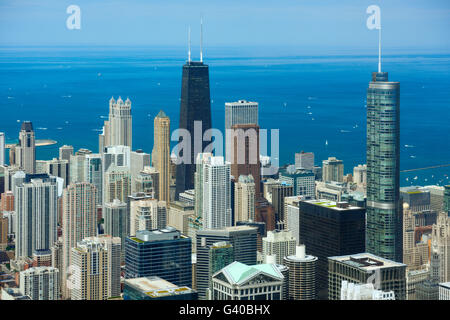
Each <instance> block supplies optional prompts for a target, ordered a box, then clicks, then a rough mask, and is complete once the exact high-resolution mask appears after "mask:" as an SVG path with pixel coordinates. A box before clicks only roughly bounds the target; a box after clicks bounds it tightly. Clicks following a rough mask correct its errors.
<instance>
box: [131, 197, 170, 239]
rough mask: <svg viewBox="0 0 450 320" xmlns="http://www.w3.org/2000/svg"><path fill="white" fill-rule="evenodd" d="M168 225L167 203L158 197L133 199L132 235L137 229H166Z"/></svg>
mask: <svg viewBox="0 0 450 320" xmlns="http://www.w3.org/2000/svg"><path fill="white" fill-rule="evenodd" d="M166 226H167V203H166V202H165V201H158V200H156V199H145V200H138V201H133V202H132V206H130V235H135V234H136V232H137V231H142V230H149V231H150V230H153V229H164V228H165V227H166Z"/></svg>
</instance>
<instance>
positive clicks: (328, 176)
mask: <svg viewBox="0 0 450 320" xmlns="http://www.w3.org/2000/svg"><path fill="white" fill-rule="evenodd" d="M322 180H323V181H336V182H343V181H344V162H343V161H342V160H338V159H336V158H335V157H329V158H328V160H323V161H322Z"/></svg>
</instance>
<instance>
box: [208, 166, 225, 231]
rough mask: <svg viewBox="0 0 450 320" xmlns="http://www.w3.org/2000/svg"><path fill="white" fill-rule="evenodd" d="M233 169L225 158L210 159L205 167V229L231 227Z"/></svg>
mask: <svg viewBox="0 0 450 320" xmlns="http://www.w3.org/2000/svg"><path fill="white" fill-rule="evenodd" d="M230 174H231V167H230V163H229V162H225V161H224V158H223V157H210V158H208V159H207V160H206V161H205V163H204V165H203V227H204V228H205V229H220V228H224V227H230V226H231V180H230Z"/></svg>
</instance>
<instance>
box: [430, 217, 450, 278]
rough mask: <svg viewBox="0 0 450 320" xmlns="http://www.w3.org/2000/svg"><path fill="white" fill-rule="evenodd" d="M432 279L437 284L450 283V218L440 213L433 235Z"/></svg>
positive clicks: (433, 228)
mask: <svg viewBox="0 0 450 320" xmlns="http://www.w3.org/2000/svg"><path fill="white" fill-rule="evenodd" d="M431 239H432V240H431V267H432V270H431V272H432V275H431V276H432V277H434V279H435V280H436V282H439V283H440V282H449V281H450V217H449V216H448V214H447V213H445V212H440V213H439V215H438V218H437V222H436V224H434V225H433V227H432V234H431Z"/></svg>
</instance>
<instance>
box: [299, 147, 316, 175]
mask: <svg viewBox="0 0 450 320" xmlns="http://www.w3.org/2000/svg"><path fill="white" fill-rule="evenodd" d="M295 169H306V170H311V171H312V170H313V169H314V153H312V152H303V151H302V152H300V153H296V154H295Z"/></svg>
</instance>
